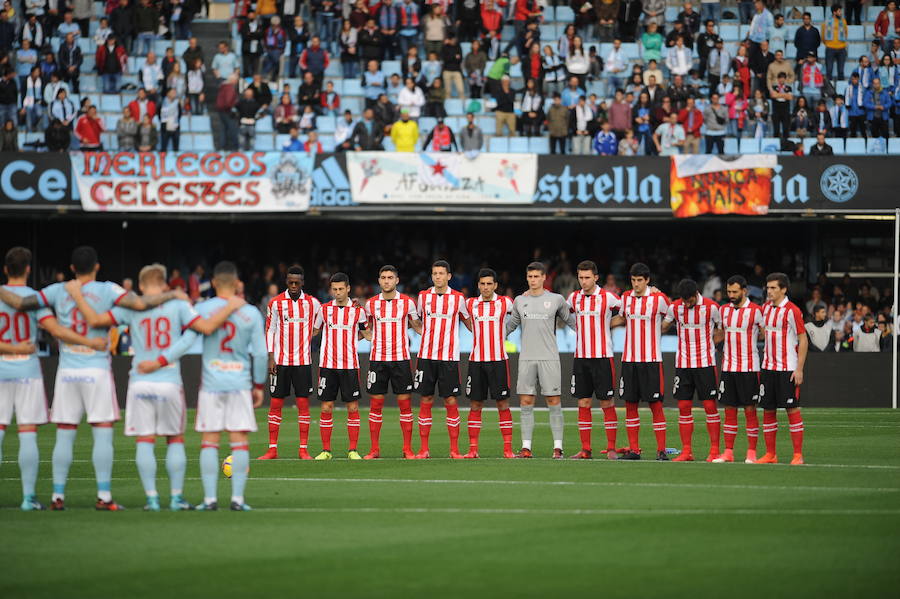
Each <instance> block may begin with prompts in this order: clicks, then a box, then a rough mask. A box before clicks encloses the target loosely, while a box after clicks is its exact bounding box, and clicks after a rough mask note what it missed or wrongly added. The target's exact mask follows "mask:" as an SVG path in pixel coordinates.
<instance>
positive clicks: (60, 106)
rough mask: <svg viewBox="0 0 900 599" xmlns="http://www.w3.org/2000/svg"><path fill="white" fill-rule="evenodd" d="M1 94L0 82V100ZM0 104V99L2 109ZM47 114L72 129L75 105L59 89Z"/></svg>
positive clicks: (1, 114)
mask: <svg viewBox="0 0 900 599" xmlns="http://www.w3.org/2000/svg"><path fill="white" fill-rule="evenodd" d="M2 94H3V82H2V81H0V98H2ZM2 104H3V102H2V99H0V107H2ZM49 112H50V117H51V118H52V119H54V120H57V121H59V122H60V123H61V124H62V125H63V126H64V127H66V128H67V129H71V128H72V126H73V123H74V121H75V118H76V117H77V116H78V111H77V109H76V108H75V103H74V102H72V100H70V99H69V94H68V92H67V91H66V89H64V88H60V89H59V90H58V91H57V92H56V99H55V100H53V102H51V104H50V111H49ZM2 119H3V113H2V111H0V120H2Z"/></svg>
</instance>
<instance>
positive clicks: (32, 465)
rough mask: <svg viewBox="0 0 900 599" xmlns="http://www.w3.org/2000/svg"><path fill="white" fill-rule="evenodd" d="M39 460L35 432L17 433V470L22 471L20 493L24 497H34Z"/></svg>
mask: <svg viewBox="0 0 900 599" xmlns="http://www.w3.org/2000/svg"><path fill="white" fill-rule="evenodd" d="M39 460H40V457H39V454H38V445H37V432H35V431H30V432H24V433H19V470H20V471H21V472H22V495H23V496H24V497H26V498H27V497H34V485H35V482H37V475H38V462H39Z"/></svg>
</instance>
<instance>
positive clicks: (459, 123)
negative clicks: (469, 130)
mask: <svg viewBox="0 0 900 599" xmlns="http://www.w3.org/2000/svg"><path fill="white" fill-rule="evenodd" d="M444 124H445V125H447V126H448V127H450V130H451V131H453V133H456V132H457V131H459V130H461V129H462V128H463V127H465V126H466V119H465V118H463V117H461V116H448V117H447V118H445V119H444Z"/></svg>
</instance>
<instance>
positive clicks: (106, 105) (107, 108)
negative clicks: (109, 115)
mask: <svg viewBox="0 0 900 599" xmlns="http://www.w3.org/2000/svg"><path fill="white" fill-rule="evenodd" d="M100 110H101V111H102V112H119V111H120V110H122V102H121V98H120V97H119V96H118V95H114V94H104V95H103V96H100Z"/></svg>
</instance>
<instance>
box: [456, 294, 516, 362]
mask: <svg viewBox="0 0 900 599" xmlns="http://www.w3.org/2000/svg"><path fill="white" fill-rule="evenodd" d="M512 306H513V301H512V300H511V299H510V298H508V297H506V296H505V295H497V294H496V293H495V294H494V297H492V298H491V299H490V300H488V301H485V300H484V299H482V297H481V296H480V295H479V296H478V297H470V298H469V299H467V300H466V307H467V308H468V310H469V314H471V315H472V335H473V337H474V342H473V344H472V353H471V354H469V361H470V362H499V361H501V360H506V359H507V357H508V356H507V355H506V345H505V343H506V317H507V316H509V313H510V312H511V311H512Z"/></svg>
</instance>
